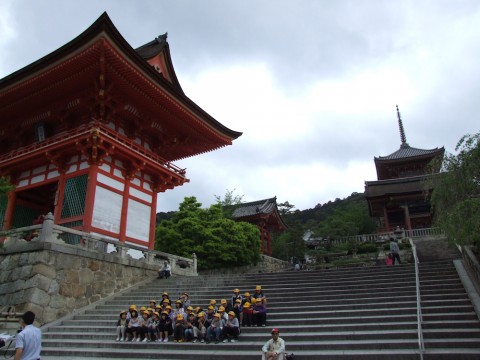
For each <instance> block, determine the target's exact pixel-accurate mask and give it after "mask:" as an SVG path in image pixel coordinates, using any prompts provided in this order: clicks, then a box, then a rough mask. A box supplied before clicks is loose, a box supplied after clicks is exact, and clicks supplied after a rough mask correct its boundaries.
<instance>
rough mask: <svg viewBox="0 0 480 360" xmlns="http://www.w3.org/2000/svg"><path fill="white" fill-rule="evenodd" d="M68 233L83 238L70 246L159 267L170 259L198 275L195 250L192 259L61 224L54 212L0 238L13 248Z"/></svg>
mask: <svg viewBox="0 0 480 360" xmlns="http://www.w3.org/2000/svg"><path fill="white" fill-rule="evenodd" d="M65 234H71V235H75V236H77V237H78V238H79V239H80V241H79V243H78V244H76V245H72V244H69V245H70V246H78V247H82V248H83V249H86V250H89V251H92V252H100V253H110V254H115V255H116V256H118V257H119V258H127V259H128V258H134V259H142V260H143V261H145V262H146V263H147V264H150V265H156V266H158V267H160V266H161V265H162V264H163V262H164V261H168V262H169V263H170V266H171V268H172V274H177V275H185V276H197V275H198V273H197V257H196V255H195V254H192V259H189V258H186V257H182V256H177V255H172V254H168V253H165V252H161V251H155V250H148V249H145V248H143V247H141V246H136V245H133V244H127V243H121V242H119V241H118V240H114V239H109V238H105V237H102V236H99V235H95V234H89V233H86V232H83V231H79V230H75V229H71V228H68V227H65V226H61V225H57V224H54V222H53V215H52V213H49V214H47V215H46V216H45V220H44V222H43V224H39V225H32V226H26V227H22V228H17V229H12V230H7V231H1V232H0V238H2V237H3V238H4V247H5V248H6V249H9V248H12V247H13V248H14V247H16V246H18V244H19V243H22V242H23V243H27V242H36V241H41V242H50V243H61V244H66V242H65V240H64V239H63V237H62V235H65Z"/></svg>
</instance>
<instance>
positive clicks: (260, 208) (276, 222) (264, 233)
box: [232, 197, 287, 256]
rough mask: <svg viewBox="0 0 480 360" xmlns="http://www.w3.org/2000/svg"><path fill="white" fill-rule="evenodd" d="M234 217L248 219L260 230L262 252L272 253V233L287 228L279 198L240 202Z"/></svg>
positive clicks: (238, 219) (240, 219)
mask: <svg viewBox="0 0 480 360" xmlns="http://www.w3.org/2000/svg"><path fill="white" fill-rule="evenodd" d="M232 217H233V218H234V219H235V220H237V221H246V222H249V223H251V224H253V225H255V226H257V227H258V229H259V230H260V240H261V252H262V254H265V255H269V256H271V255H272V235H273V233H275V232H281V231H285V230H287V226H286V225H285V223H284V222H283V220H282V217H281V216H280V213H279V212H278V207H277V198H276V197H273V198H270V199H265V200H258V201H252V202H248V203H242V204H239V205H238V206H237V207H236V208H235V210H234V211H233V214H232Z"/></svg>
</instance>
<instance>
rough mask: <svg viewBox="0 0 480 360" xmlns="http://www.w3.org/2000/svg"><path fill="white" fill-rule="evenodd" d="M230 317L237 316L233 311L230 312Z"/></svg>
mask: <svg viewBox="0 0 480 360" xmlns="http://www.w3.org/2000/svg"><path fill="white" fill-rule="evenodd" d="M228 315H231V316H233V317H235V316H237V315H236V314H235V313H234V312H233V311H229V312H228Z"/></svg>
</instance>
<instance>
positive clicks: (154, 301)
mask: <svg viewBox="0 0 480 360" xmlns="http://www.w3.org/2000/svg"><path fill="white" fill-rule="evenodd" d="M149 302H151V303H152V302H153V303H155V304H156V303H157V301H156V300H150V301H149Z"/></svg>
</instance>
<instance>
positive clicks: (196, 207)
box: [155, 196, 260, 270]
mask: <svg viewBox="0 0 480 360" xmlns="http://www.w3.org/2000/svg"><path fill="white" fill-rule="evenodd" d="M201 206H202V204H201V203H199V202H198V201H197V199H196V198H195V197H194V196H192V197H186V198H185V199H184V200H183V202H182V203H181V204H180V206H179V211H177V212H176V213H175V214H174V215H173V216H172V218H171V219H169V220H162V221H161V222H160V224H159V225H158V226H157V229H156V236H155V238H156V239H155V250H158V251H164V252H167V253H170V254H175V255H179V256H185V257H190V256H191V255H192V253H195V254H196V255H197V259H198V269H199V270H204V269H214V268H224V267H234V266H242V265H249V264H255V263H257V262H258V261H259V260H260V234H259V231H258V229H257V227H256V226H254V225H252V224H249V223H246V222H236V221H234V220H231V219H228V218H226V217H225V216H224V214H223V211H222V206H221V204H214V205H211V206H210V207H209V208H207V209H202V208H201Z"/></svg>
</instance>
